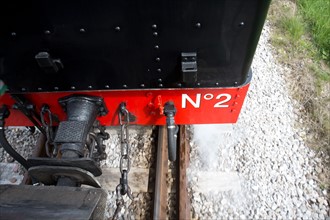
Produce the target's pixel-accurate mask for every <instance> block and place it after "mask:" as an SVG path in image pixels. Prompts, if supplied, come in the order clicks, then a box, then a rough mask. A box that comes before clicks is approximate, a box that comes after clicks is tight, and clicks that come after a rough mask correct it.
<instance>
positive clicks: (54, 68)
mask: <svg viewBox="0 0 330 220" xmlns="http://www.w3.org/2000/svg"><path fill="white" fill-rule="evenodd" d="M35 59H36V60H37V62H38V64H39V67H40V68H42V69H43V70H44V71H45V72H46V73H57V72H58V71H59V70H60V69H63V68H64V66H63V64H62V62H61V60H60V59H53V58H52V57H51V56H50V54H49V53H48V52H39V53H38V54H37V55H36V56H35Z"/></svg>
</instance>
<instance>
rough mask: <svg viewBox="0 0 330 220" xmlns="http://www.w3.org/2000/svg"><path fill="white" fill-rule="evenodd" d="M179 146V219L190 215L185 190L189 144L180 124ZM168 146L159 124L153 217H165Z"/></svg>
mask: <svg viewBox="0 0 330 220" xmlns="http://www.w3.org/2000/svg"><path fill="white" fill-rule="evenodd" d="M179 136H180V137H179V141H180V143H179V145H178V146H179V148H178V155H179V156H178V158H177V161H176V164H177V178H176V182H177V191H176V192H177V213H178V216H177V218H178V219H180V220H189V219H191V217H190V210H191V209H190V200H189V197H188V191H187V187H188V186H187V174H186V169H187V167H188V163H189V151H190V149H189V144H188V142H187V133H186V126H184V125H182V126H180V134H179ZM167 148H168V146H167V130H166V127H165V126H159V133H158V149H157V164H156V180H155V191H154V192H155V195H154V212H153V219H154V220H158V219H167V218H168V216H167V197H168V185H167V182H166V176H167V173H168V149H167Z"/></svg>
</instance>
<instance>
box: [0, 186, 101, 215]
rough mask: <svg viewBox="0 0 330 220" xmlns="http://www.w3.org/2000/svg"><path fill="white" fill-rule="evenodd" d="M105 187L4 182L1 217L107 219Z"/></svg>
mask: <svg viewBox="0 0 330 220" xmlns="http://www.w3.org/2000/svg"><path fill="white" fill-rule="evenodd" d="M106 197H107V193H106V192H105V191H104V190H102V189H86V188H85V189H84V188H75V187H58V186H57V187H52V186H27V185H20V186H13V185H0V219H11V220H16V219H19V220H28V219H31V220H37V219H53V220H59V219H62V220H64V219H67V220H72V219H79V220H83V219H85V220H89V219H103V217H104V211H105V205H106Z"/></svg>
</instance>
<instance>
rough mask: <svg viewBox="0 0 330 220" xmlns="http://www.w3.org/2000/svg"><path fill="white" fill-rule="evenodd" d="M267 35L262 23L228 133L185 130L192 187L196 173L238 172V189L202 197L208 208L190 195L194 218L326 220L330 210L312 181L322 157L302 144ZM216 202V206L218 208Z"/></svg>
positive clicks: (216, 129)
mask: <svg viewBox="0 0 330 220" xmlns="http://www.w3.org/2000/svg"><path fill="white" fill-rule="evenodd" d="M269 36H270V28H269V25H268V24H266V26H265V27H264V29H263V33H262V36H261V38H260V41H259V44H258V49H257V51H256V54H255V57H254V61H253V64H252V70H253V78H252V82H251V85H250V89H249V92H248V94H247V97H246V100H245V104H244V106H243V109H242V111H241V114H240V118H239V120H238V123H237V124H235V125H233V126H232V129H231V130H230V131H228V132H224V131H223V128H222V127H221V126H216V125H199V126H193V127H192V129H191V130H192V143H191V155H190V167H189V169H188V177H189V186H190V187H191V189H190V190H189V191H190V192H191V193H193V194H194V193H195V192H194V190H196V188H194V189H192V186H193V185H195V184H196V181H192V180H193V179H194V177H195V176H194V174H195V173H196V172H200V171H226V172H233V171H235V172H238V175H239V176H240V178H241V181H240V182H241V190H240V191H227V192H226V191H225V192H223V191H220V192H212V193H210V194H205V195H201V196H202V197H204V199H205V201H204V203H205V202H209V203H210V205H212V206H213V213H210V209H209V208H207V209H204V208H203V207H204V206H202V208H200V207H199V208H197V209H196V208H195V207H197V206H199V203H197V202H196V201H195V200H194V197H191V203H192V207H193V208H194V212H195V213H196V216H198V217H199V219H208V215H210V216H212V219H223V218H230V219H235V218H240V219H243V216H245V217H246V218H247V219H297V218H303V219H311V218H314V219H315V218H316V217H317V218H319V217H321V219H324V218H326V217H327V216H328V215H329V206H325V204H324V201H326V191H322V190H321V189H320V186H319V185H318V183H317V182H316V181H315V179H317V174H318V173H319V172H321V171H322V165H321V163H320V162H321V159H320V158H318V157H317V156H316V154H315V152H313V151H312V150H311V149H310V148H309V147H308V146H307V145H306V144H305V143H304V141H303V139H302V136H304V135H306V132H305V131H304V130H302V129H298V128H295V127H294V124H295V121H297V120H299V115H297V114H296V113H295V107H294V104H293V101H294V100H293V99H292V98H291V97H290V96H289V95H288V94H289V92H288V89H287V84H288V82H286V78H285V74H287V73H288V72H289V70H287V69H285V68H284V67H282V66H281V65H280V64H278V63H276V61H275V58H274V56H273V52H272V48H271V46H270V44H269ZM201 178H202V177H200V178H199V179H201ZM197 190H198V189H197ZM219 201H220V204H219ZM310 203H311V204H310ZM216 205H219V206H220V207H219V210H221V211H216V210H217V209H216V208H214V207H215V206H216ZM323 210H324V211H323Z"/></svg>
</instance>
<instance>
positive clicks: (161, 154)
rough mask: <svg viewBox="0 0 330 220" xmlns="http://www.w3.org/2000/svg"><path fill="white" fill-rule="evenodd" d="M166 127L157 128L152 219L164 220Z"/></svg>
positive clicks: (166, 164)
mask: <svg viewBox="0 0 330 220" xmlns="http://www.w3.org/2000/svg"><path fill="white" fill-rule="evenodd" d="M166 130H167V129H166V126H159V131H158V146H157V148H158V149H157V164H156V181H155V191H154V192H155V196H154V213H153V219H154V220H159V219H166V209H167V183H166V176H167V171H168V149H167V131H166Z"/></svg>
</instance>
